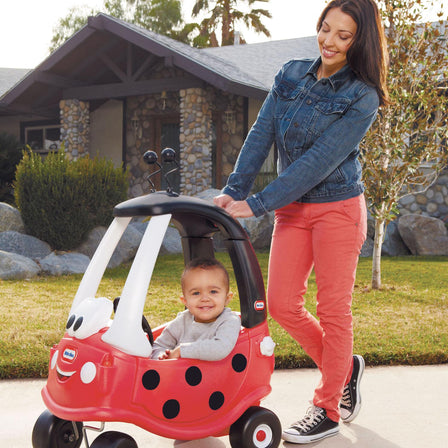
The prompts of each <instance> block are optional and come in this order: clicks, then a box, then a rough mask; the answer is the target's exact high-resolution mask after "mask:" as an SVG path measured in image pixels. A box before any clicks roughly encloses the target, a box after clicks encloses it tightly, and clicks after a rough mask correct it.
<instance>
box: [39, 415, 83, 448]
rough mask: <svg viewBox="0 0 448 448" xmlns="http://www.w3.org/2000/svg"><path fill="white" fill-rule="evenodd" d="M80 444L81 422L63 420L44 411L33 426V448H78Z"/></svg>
mask: <svg viewBox="0 0 448 448" xmlns="http://www.w3.org/2000/svg"><path fill="white" fill-rule="evenodd" d="M81 443H82V423H81V422H71V421H68V420H63V419H61V418H59V417H56V416H55V415H53V414H52V413H51V412H50V411H48V410H45V411H44V412H42V414H40V416H39V418H38V419H37V420H36V423H35V424H34V428H33V434H32V444H33V448H79V447H80V446H81Z"/></svg>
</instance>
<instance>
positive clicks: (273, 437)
mask: <svg viewBox="0 0 448 448" xmlns="http://www.w3.org/2000/svg"><path fill="white" fill-rule="evenodd" d="M281 435H282V427H281V425H280V420H279V419H278V417H277V416H276V415H275V414H274V413H273V412H272V411H270V410H269V409H265V408H261V407H258V406H253V407H250V408H249V409H248V410H247V411H246V412H245V413H244V414H243V415H242V416H241V417H240V418H239V419H238V420H237V421H236V422H235V423H234V424H233V425H232V426H231V427H230V432H229V440H230V445H231V446H232V448H277V447H278V445H279V443H280V439H281Z"/></svg>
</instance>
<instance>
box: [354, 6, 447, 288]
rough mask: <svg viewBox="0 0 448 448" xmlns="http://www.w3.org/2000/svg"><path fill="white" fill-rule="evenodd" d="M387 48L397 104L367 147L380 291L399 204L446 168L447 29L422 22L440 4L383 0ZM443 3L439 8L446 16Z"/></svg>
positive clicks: (383, 111)
mask: <svg viewBox="0 0 448 448" xmlns="http://www.w3.org/2000/svg"><path fill="white" fill-rule="evenodd" d="M378 3H379V6H380V8H381V10H382V13H383V19H384V22H385V26H386V34H387V40H388V47H389V57H390V72H389V80H388V87H389V93H390V98H391V102H390V104H389V105H386V106H383V107H381V108H380V111H379V114H378V118H377V120H376V122H375V123H374V124H373V126H372V128H371V130H370V131H369V133H368V134H367V136H366V138H365V139H364V141H363V144H362V148H361V149H362V161H363V165H364V176H365V179H364V180H365V184H366V196H367V199H368V202H369V206H370V210H371V212H372V215H373V217H374V218H375V244H374V253H373V271H372V287H373V288H380V287H381V267H380V266H381V264H380V260H381V248H382V243H383V238H384V232H385V227H386V226H387V224H388V223H389V222H390V221H391V220H393V219H394V218H395V217H396V214H397V206H398V200H399V199H400V198H401V197H403V196H404V195H406V194H409V193H412V192H413V191H415V189H424V188H427V187H428V186H430V185H431V183H432V182H433V181H434V180H435V179H436V177H437V175H438V173H439V172H440V170H441V169H443V168H444V167H445V166H446V163H447V146H446V144H447V137H448V132H447V114H448V48H447V38H448V27H447V22H446V21H445V22H444V21H443V20H442V17H443V15H442V12H440V14H439V17H440V19H441V20H440V21H437V22H433V23H431V22H427V23H424V22H423V17H424V13H425V12H426V11H427V9H428V8H429V7H434V6H435V5H434V3H435V4H437V3H440V2H433V1H428V0H381V1H379V2H378ZM442 8H443V5H440V10H441V11H442Z"/></svg>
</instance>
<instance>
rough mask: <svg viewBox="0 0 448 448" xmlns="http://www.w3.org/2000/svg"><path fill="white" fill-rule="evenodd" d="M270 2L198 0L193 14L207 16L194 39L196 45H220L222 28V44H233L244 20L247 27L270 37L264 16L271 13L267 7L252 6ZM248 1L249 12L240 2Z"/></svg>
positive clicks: (254, 0)
mask: <svg viewBox="0 0 448 448" xmlns="http://www.w3.org/2000/svg"><path fill="white" fill-rule="evenodd" d="M260 2H263V3H268V2H269V0H211V1H209V0H196V2H195V4H194V6H193V11H192V16H193V17H197V16H199V15H200V14H201V13H203V14H205V15H206V17H205V18H204V19H203V20H202V21H201V23H200V25H199V30H200V33H199V36H197V37H196V38H195V39H194V45H195V46H198V47H210V46H211V47H217V46H219V42H218V38H217V32H218V30H219V29H221V45H222V46H224V45H233V42H234V36H235V32H236V31H238V26H239V24H240V23H241V22H242V23H243V24H244V26H245V27H246V28H249V29H251V28H252V29H253V30H254V31H256V32H257V33H262V34H264V35H265V36H266V37H270V36H271V34H270V32H269V30H268V29H267V28H266V27H265V26H264V25H263V23H262V17H267V18H271V17H272V15H271V13H270V12H269V11H268V10H266V9H259V8H252V6H253V5H254V4H255V3H260ZM239 3H240V4H241V3H247V4H248V6H249V8H251V9H250V10H249V11H248V12H243V11H241V10H240V9H237V8H238V7H239V5H238V4H239Z"/></svg>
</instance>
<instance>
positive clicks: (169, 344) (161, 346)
mask: <svg viewBox="0 0 448 448" xmlns="http://www.w3.org/2000/svg"><path fill="white" fill-rule="evenodd" d="M176 321H177V319H175V320H173V321H171V322H170V323H168V324H167V326H166V327H165V328H164V329H163V331H162V333H161V335H160V336H159V337H158V338H157V339H156V340H155V341H154V345H153V346H152V353H151V358H152V359H167V358H168V357H170V356H167V353H171V352H172V351H174V349H175V347H176V346H177V345H178V344H177V341H178V340H179V337H178V335H177V323H176Z"/></svg>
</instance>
